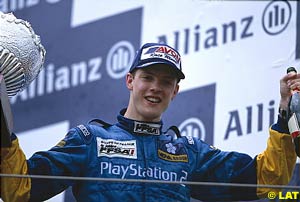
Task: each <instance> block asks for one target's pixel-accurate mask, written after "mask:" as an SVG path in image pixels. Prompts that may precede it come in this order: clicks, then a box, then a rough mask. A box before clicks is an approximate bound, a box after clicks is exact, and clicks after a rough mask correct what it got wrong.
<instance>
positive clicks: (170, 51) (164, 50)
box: [155, 46, 180, 63]
mask: <svg viewBox="0 0 300 202" xmlns="http://www.w3.org/2000/svg"><path fill="white" fill-rule="evenodd" d="M155 52H160V53H166V54H168V55H171V56H172V57H173V58H175V60H176V62H177V63H178V62H179V61H180V56H179V54H177V53H176V51H174V50H173V49H172V48H168V47H166V46H160V47H159V48H158V49H156V50H155Z"/></svg>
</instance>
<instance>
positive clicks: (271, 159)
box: [256, 117, 297, 198]
mask: <svg viewBox="0 0 300 202" xmlns="http://www.w3.org/2000/svg"><path fill="white" fill-rule="evenodd" d="M284 125H285V124H284V123H283V120H282V119H280V117H279V118H278V122H277V123H276V124H274V125H273V126H272V127H271V128H270V137H269V139H268V142H267V149H266V150H265V151H264V152H263V153H261V154H259V155H258V156H257V158H256V161H257V184H260V185H286V184H288V183H289V181H290V179H291V177H292V173H293V170H294V167H295V164H296V158H297V156H296V153H295V146H294V144H293V142H292V138H291V136H290V135H289V134H288V129H287V126H284ZM270 191H273V192H275V193H278V192H279V191H281V190H279V189H271V188H258V189H257V195H258V197H260V198H266V197H267V194H268V192H270Z"/></svg>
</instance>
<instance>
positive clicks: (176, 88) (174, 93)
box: [172, 83, 179, 100]
mask: <svg viewBox="0 0 300 202" xmlns="http://www.w3.org/2000/svg"><path fill="white" fill-rule="evenodd" d="M178 91H179V84H178V83H177V84H176V86H175V89H174V92H173V96H172V100H173V99H174V98H175V97H176V95H177V94H178Z"/></svg>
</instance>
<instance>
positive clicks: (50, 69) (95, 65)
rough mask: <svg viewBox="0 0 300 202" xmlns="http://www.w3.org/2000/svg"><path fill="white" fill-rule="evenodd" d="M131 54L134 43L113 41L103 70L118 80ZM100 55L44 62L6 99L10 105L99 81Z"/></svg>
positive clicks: (123, 74)
mask: <svg viewBox="0 0 300 202" xmlns="http://www.w3.org/2000/svg"><path fill="white" fill-rule="evenodd" d="M134 56H135V50H134V46H133V45H132V44H131V42H129V41H119V42H117V43H116V44H114V45H113V46H112V47H111V48H110V50H109V51H108V53H107V56H106V64H104V65H106V71H107V74H108V75H109V76H110V77H111V78H112V79H120V78H122V77H124V76H125V75H126V73H127V72H128V70H129V68H130V63H132V61H133V59H134ZM102 61H103V57H102V56H97V57H94V58H89V59H87V60H82V61H78V62H75V63H72V64H66V65H62V66H59V67H56V66H57V65H55V64H54V63H49V64H47V65H46V66H45V67H44V69H43V70H42V71H41V72H40V73H39V75H38V77H37V78H36V79H35V80H34V81H33V82H32V83H31V84H30V85H29V86H28V87H27V88H26V89H24V90H23V91H22V92H20V93H18V94H17V95H15V96H14V97H12V98H11V99H10V102H11V104H15V103H16V102H17V101H18V100H19V101H26V100H30V99H34V98H36V97H39V96H44V95H49V94H53V93H55V92H60V91H64V90H68V89H71V88H75V87H78V86H82V85H86V84H88V83H91V82H95V81H99V80H101V78H102V73H103V71H104V70H103V69H104V68H103V66H104V65H103V62H102Z"/></svg>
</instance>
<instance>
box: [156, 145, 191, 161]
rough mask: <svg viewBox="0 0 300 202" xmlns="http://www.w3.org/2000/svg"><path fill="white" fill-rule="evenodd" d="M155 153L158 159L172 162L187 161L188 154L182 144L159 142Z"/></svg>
mask: <svg viewBox="0 0 300 202" xmlns="http://www.w3.org/2000/svg"><path fill="white" fill-rule="evenodd" d="M157 155H158V157H159V158H160V159H163V160H165V161H172V162H188V155H187V153H186V150H185V148H184V146H183V145H182V144H176V145H174V144H172V143H171V142H160V143H159V148H158V151H157Z"/></svg>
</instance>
